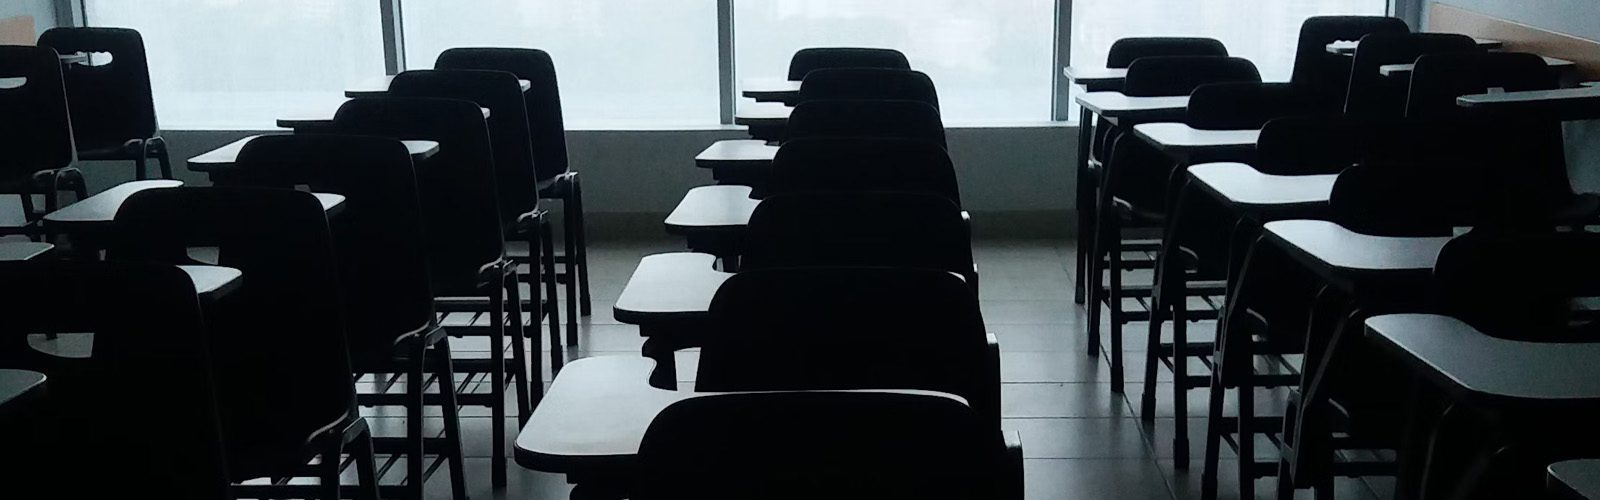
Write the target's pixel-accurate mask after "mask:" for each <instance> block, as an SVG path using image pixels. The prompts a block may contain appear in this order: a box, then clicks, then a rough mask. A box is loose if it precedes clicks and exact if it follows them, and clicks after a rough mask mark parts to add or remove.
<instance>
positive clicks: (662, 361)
mask: <svg viewBox="0 0 1600 500" xmlns="http://www.w3.org/2000/svg"><path fill="white" fill-rule="evenodd" d="M640 329H641V330H649V331H641V332H640V334H642V335H644V336H645V341H644V346H643V347H642V348H640V353H641V354H643V355H644V357H647V358H650V359H653V360H655V361H656V369H655V370H654V371H652V372H650V386H651V387H655V388H657V389H665V390H669V391H673V390H677V389H678V363H677V357H676V353H677V346H675V345H673V344H672V343H671V342H668V341H667V340H665V338H666V337H665V336H666V335H670V333H668V332H662V331H660V330H659V328H650V327H640ZM574 498H576V497H574Z"/></svg>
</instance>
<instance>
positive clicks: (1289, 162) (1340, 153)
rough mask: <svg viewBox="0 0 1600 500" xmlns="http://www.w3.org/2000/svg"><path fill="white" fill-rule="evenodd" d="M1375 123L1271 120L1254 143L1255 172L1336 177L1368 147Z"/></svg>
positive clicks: (1316, 118)
mask: <svg viewBox="0 0 1600 500" xmlns="http://www.w3.org/2000/svg"><path fill="white" fill-rule="evenodd" d="M1375 126H1377V124H1376V123H1370V122H1364V121H1359V120H1352V119H1348V118H1343V117H1338V116H1296V117H1284V118H1274V119H1273V120H1272V121H1269V122H1267V123H1266V125H1263V126H1262V127H1261V137H1260V139H1258V140H1257V141H1256V163H1254V164H1253V165H1252V166H1254V167H1255V168H1256V170H1259V171H1261V172H1262V173H1265V174H1271V175H1321V174H1337V173H1339V172H1341V171H1344V169H1346V168H1350V167H1351V166H1353V165H1355V164H1356V162H1358V161H1361V160H1362V159H1363V158H1365V157H1366V156H1365V155H1366V152H1367V151H1368V149H1369V148H1370V147H1372V142H1373V136H1374V135H1375V132H1374V131H1373V127H1375Z"/></svg>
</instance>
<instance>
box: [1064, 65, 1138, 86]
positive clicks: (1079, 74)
mask: <svg viewBox="0 0 1600 500" xmlns="http://www.w3.org/2000/svg"><path fill="white" fill-rule="evenodd" d="M1061 75H1062V76H1065V77H1067V79H1068V80H1072V83H1074V84H1077V85H1082V86H1083V88H1084V90H1087V91H1089V92H1101V91H1116V90H1122V82H1123V81H1125V80H1127V79H1128V68H1075V67H1072V66H1067V67H1065V68H1061Z"/></svg>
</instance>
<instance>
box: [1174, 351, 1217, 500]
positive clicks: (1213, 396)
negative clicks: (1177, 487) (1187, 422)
mask: <svg viewBox="0 0 1600 500" xmlns="http://www.w3.org/2000/svg"><path fill="white" fill-rule="evenodd" d="M1218 378H1220V377H1219V376H1217V375H1213V376H1212V377H1211V388H1210V397H1208V398H1207V399H1206V401H1207V402H1209V403H1210V404H1209V405H1208V409H1207V410H1206V450H1205V453H1206V456H1205V464H1204V465H1203V466H1202V469H1201V473H1200V498H1201V499H1202V500H1217V480H1218V479H1219V477H1220V475H1221V471H1220V470H1219V469H1220V465H1221V456H1222V434H1223V433H1224V432H1227V430H1226V429H1223V428H1222V403H1223V398H1224V397H1226V395H1227V393H1228V391H1227V389H1224V388H1223V386H1222V382H1221V381H1220V380H1218ZM1175 425H1184V423H1183V422H1177V423H1176V424H1175Z"/></svg>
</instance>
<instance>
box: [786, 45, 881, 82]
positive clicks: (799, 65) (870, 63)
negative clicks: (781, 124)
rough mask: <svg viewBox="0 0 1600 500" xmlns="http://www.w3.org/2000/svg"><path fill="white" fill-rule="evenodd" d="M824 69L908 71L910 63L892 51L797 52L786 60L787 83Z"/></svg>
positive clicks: (827, 49)
mask: <svg viewBox="0 0 1600 500" xmlns="http://www.w3.org/2000/svg"><path fill="white" fill-rule="evenodd" d="M826 68H885V69H911V62H910V61H907V60H906V55H905V54H902V53H901V52H900V51H898V50H894V49H872V48H859V47H813V48H809V49H800V50H799V51H798V52H795V53H794V57H793V58H791V59H789V80H790V81H795V82H798V81H801V80H804V79H805V78H806V75H808V74H810V73H811V72H812V71H816V70H819V69H826Z"/></svg>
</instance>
